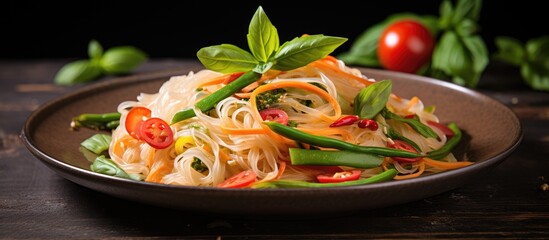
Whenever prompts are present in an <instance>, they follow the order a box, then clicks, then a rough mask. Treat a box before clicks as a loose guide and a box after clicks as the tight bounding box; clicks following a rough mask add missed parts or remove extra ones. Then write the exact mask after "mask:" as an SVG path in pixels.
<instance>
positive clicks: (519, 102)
mask: <svg viewBox="0 0 549 240" xmlns="http://www.w3.org/2000/svg"><path fill="white" fill-rule="evenodd" d="M65 62H66V61H62V60H32V61H23V60H19V61H6V60H3V61H0V83H1V86H2V87H1V88H0V238H1V239H28V238H32V239H36V238H40V239H42V238H50V239H74V238H76V239H96V238H115V239H120V238H122V239H133V238H147V239H165V238H168V239H180V238H183V237H186V238H192V239H216V238H219V239H241V238H246V239H319V238H332V239H340V238H342V239H371V238H378V239H387V238H391V239H394V238H421V239H425V238H477V239H478V238H514V239H526V238H549V190H548V189H547V188H548V186H547V182H548V181H549V93H547V92H540V91H534V90H531V89H529V88H528V87H526V86H525V85H524V84H523V83H522V80H521V78H520V75H519V74H518V70H517V69H516V68H513V67H510V66H506V65H501V64H500V65H491V66H489V68H488V69H487V71H486V73H485V75H484V76H483V78H482V80H481V82H480V85H479V87H478V90H479V91H480V92H482V93H485V94H487V95H489V96H491V97H493V98H495V99H497V100H499V101H501V102H503V103H504V104H506V105H507V106H509V107H510V108H511V109H512V110H513V111H514V112H515V113H517V115H518V116H519V117H520V119H521V121H522V124H523V127H524V139H523V141H522V144H521V145H520V146H519V147H518V149H517V150H516V151H515V152H514V153H513V154H512V155H511V156H510V157H509V158H508V159H507V160H505V161H504V162H503V163H502V164H500V165H498V166H497V167H496V168H495V169H493V170H492V171H490V172H489V174H486V175H485V176H482V177H481V178H480V180H479V181H476V182H474V183H471V184H468V185H466V186H463V187H461V188H459V189H456V190H453V191H450V192H447V193H443V194H440V195H437V196H434V197H430V198H427V199H423V200H420V201H416V202H411V203H407V204H403V205H398V206H392V207H387V208H383V209H376V210H371V211H358V212H356V214H354V215H350V216H341V217H326V218H314V219H311V218H306V217H304V218H303V219H299V218H298V219H296V218H292V219H281V218H279V219H263V218H259V219H258V218H235V217H227V216H222V215H211V214H200V213H190V212H182V211H174V210H170V209H163V208H158V207H153V206H148V205H142V204H138V203H134V202H130V201H126V200H121V199H117V198H114V197H111V196H107V195H104V194H101V193H98V192H95V191H93V190H89V189H87V188H84V187H81V186H80V185H77V184H74V183H72V182H70V181H68V180H66V179H64V178H62V177H61V176H59V175H58V174H56V173H55V172H53V171H52V170H50V169H49V168H47V167H46V166H45V165H44V164H42V163H41V162H40V161H38V160H37V159H36V158H34V157H33V156H32V155H31V154H30V153H29V152H28V151H27V149H26V148H25V146H24V145H23V144H22V142H21V141H20V139H19V134H20V132H21V128H22V126H23V123H24V122H25V120H26V118H27V117H28V116H29V114H30V113H31V111H33V110H35V109H36V108H37V107H38V106H39V105H40V104H42V103H44V102H46V101H48V100H50V99H52V98H54V97H56V96H60V95H62V94H65V93H67V92H69V91H71V90H74V89H75V88H78V86H75V87H59V86H55V85H53V84H52V79H53V76H54V75H55V73H56V71H57V70H58V69H59V68H60V67H61V66H62V65H63V64H64V63H65ZM188 63H189V62H188V61H183V60H175V59H158V60H151V61H149V62H148V63H146V64H145V65H143V66H141V67H140V68H139V69H137V70H136V72H135V74H139V73H144V72H154V71H161V70H166V69H174V68H177V67H178V66H181V64H188ZM486 124H490V123H486ZM52 137H55V133H52Z"/></svg>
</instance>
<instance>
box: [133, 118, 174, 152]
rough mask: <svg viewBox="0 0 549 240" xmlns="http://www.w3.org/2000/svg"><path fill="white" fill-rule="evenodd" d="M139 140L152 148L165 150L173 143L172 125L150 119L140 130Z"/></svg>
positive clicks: (157, 119) (156, 119)
mask: <svg viewBox="0 0 549 240" xmlns="http://www.w3.org/2000/svg"><path fill="white" fill-rule="evenodd" d="M138 135H139V138H140V139H142V140H144V141H145V142H147V143H148V144H149V145H150V146H151V147H153V148H156V149H164V148H167V147H169V146H170V145H172V143H173V131H172V129H171V128H170V125H169V124H168V123H167V122H166V121H164V120H162V119H160V118H149V119H147V120H145V121H144V122H143V123H142V124H141V126H140V128H139V133H138Z"/></svg>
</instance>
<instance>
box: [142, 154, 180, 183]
mask: <svg viewBox="0 0 549 240" xmlns="http://www.w3.org/2000/svg"><path fill="white" fill-rule="evenodd" d="M172 170H173V161H170V159H167V158H162V159H157V161H155V162H154V165H153V167H152V168H151V171H150V172H149V175H148V176H147V178H145V181H146V182H155V183H160V182H161V181H162V178H163V177H164V176H166V175H167V174H169V173H170V172H172Z"/></svg>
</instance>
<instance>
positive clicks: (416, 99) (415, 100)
mask: <svg viewBox="0 0 549 240" xmlns="http://www.w3.org/2000/svg"><path fill="white" fill-rule="evenodd" d="M418 102H419V98H418V97H416V96H414V97H413V98H412V99H410V101H409V102H408V104H407V106H408V109H410V108H412V107H413V106H414V105H416V104H417V103H418Z"/></svg>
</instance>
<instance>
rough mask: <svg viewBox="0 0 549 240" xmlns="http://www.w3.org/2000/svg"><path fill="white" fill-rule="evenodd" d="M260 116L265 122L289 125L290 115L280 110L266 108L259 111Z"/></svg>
mask: <svg viewBox="0 0 549 240" xmlns="http://www.w3.org/2000/svg"><path fill="white" fill-rule="evenodd" d="M259 115H261V118H262V119H263V120H270V121H276V122H278V123H280V124H284V125H287V124H288V121H289V120H288V114H287V113H286V112H284V111H283V110H281V109H278V108H266V109H263V110H261V111H259Z"/></svg>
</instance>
